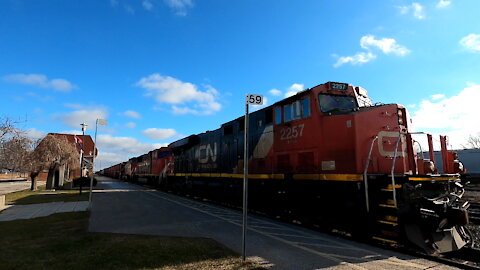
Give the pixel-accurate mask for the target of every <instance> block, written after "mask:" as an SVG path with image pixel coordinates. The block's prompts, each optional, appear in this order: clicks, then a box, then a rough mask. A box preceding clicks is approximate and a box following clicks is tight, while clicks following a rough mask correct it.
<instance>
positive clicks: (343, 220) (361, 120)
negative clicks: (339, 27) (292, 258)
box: [124, 82, 472, 253]
mask: <svg viewBox="0 0 480 270" xmlns="http://www.w3.org/2000/svg"><path fill="white" fill-rule="evenodd" d="M249 119H250V122H249V127H248V130H249V134H248V136H249V146H250V147H249V149H248V157H249V158H248V163H249V205H250V207H249V208H251V209H254V210H255V211H257V212H261V213H267V214H269V215H273V216H280V217H288V218H291V219H294V220H297V221H299V222H302V223H310V224H317V225H320V226H323V227H327V228H330V229H336V230H341V231H345V232H349V233H351V234H353V235H356V236H363V237H365V236H368V237H369V238H372V239H374V240H376V241H381V242H386V243H401V244H407V245H411V244H413V245H415V246H417V247H419V248H422V249H424V250H426V251H427V252H431V253H443V252H450V251H454V250H457V249H460V248H462V247H463V246H465V245H467V244H469V243H470V242H471V241H472V240H471V237H470V234H469V232H468V230H467V229H466V227H465V225H466V224H468V212H467V209H468V206H469V203H468V202H466V201H463V200H462V195H463V190H464V189H463V186H462V184H461V180H460V175H459V174H458V173H459V172H461V171H460V169H459V166H458V164H459V162H458V161H457V160H455V157H454V154H453V153H452V152H449V151H447V149H446V145H447V144H446V137H441V142H442V143H441V146H442V162H443V168H444V173H442V174H439V173H438V172H437V168H436V161H435V160H434V155H433V144H432V136H431V135H428V134H423V133H419V132H412V131H411V130H410V129H409V128H410V127H409V123H408V120H409V119H408V117H407V111H406V109H405V108H404V107H403V106H401V105H398V104H372V103H371V101H370V99H369V98H368V96H367V92H366V90H364V89H363V88H361V87H354V86H352V85H349V84H344V83H335V82H328V83H325V84H321V85H318V86H315V87H313V88H310V89H307V90H304V91H302V92H299V93H297V94H296V95H294V96H292V97H289V98H286V99H284V100H281V101H279V102H277V103H275V104H273V105H271V106H268V107H266V108H263V109H261V110H258V111H256V112H253V113H251V114H250V116H249ZM244 130H245V126H244V118H243V117H240V118H238V119H235V120H233V121H230V122H227V123H224V124H223V125H221V127H220V128H219V129H216V130H213V131H208V132H206V133H202V134H197V135H191V136H189V137H187V138H184V139H181V140H178V141H176V142H173V143H171V144H170V145H169V146H168V151H172V153H173V160H172V156H171V155H166V156H164V157H163V159H164V160H166V161H165V163H164V164H165V166H164V169H163V173H162V175H163V176H165V175H168V177H159V178H158V179H157V181H156V182H155V183H158V184H161V185H162V186H163V187H165V188H168V189H171V190H176V191H179V192H185V193H189V194H193V195H197V196H202V197H208V198H211V199H213V200H216V201H220V202H228V203H229V204H238V205H240V202H241V191H242V180H243V179H242V178H243V163H244V162H245V161H244V160H243V151H244V150H243V144H244ZM418 136H426V137H427V139H428V150H429V153H430V157H432V158H431V159H426V158H424V157H423V155H421V150H422V149H421V148H418V145H419V144H418V142H417V141H416V140H415V139H414V138H416V137H418ZM151 153H152V152H150V153H149V154H147V155H150V156H151ZM147 159H148V158H147ZM150 159H152V158H150ZM142 160H144V159H143V158H142ZM131 161H132V160H130V161H129V162H127V164H128V163H130V164H133V162H131ZM172 165H173V168H172ZM132 166H133V165H132ZM124 167H127V165H125V166H124ZM138 168H141V165H138V167H137V169H138ZM137 173H140V170H138V171H137ZM152 175H153V176H154V175H157V176H159V174H158V172H156V173H153V172H152Z"/></svg>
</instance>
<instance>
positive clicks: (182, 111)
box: [172, 106, 198, 114]
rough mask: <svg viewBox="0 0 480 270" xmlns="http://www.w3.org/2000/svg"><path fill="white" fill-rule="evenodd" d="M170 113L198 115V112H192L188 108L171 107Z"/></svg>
mask: <svg viewBox="0 0 480 270" xmlns="http://www.w3.org/2000/svg"><path fill="white" fill-rule="evenodd" d="M172 113H173V114H198V111H196V110H192V109H190V108H188V107H177V106H172Z"/></svg>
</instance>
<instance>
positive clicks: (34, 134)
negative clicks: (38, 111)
mask: <svg viewBox="0 0 480 270" xmlns="http://www.w3.org/2000/svg"><path fill="white" fill-rule="evenodd" d="M25 135H26V136H27V137H28V138H30V139H32V140H34V141H35V140H38V139H41V138H43V137H45V136H46V135H47V133H45V132H43V131H40V130H37V129H35V128H31V129H27V130H26V131H25Z"/></svg>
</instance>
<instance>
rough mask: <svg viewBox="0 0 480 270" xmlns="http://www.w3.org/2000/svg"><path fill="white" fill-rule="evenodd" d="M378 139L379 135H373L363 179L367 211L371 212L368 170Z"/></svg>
mask: <svg viewBox="0 0 480 270" xmlns="http://www.w3.org/2000/svg"><path fill="white" fill-rule="evenodd" d="M377 139H378V136H375V137H373V139H372V143H371V144H370V151H369V152H368V158H367V164H365V169H364V170H363V181H364V182H365V203H366V206H367V213H369V212H370V201H369V198H368V179H367V170H368V166H370V160H371V158H372V150H373V144H374V143H375V141H376V140H377Z"/></svg>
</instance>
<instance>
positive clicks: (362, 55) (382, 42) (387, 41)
mask: <svg viewBox="0 0 480 270" xmlns="http://www.w3.org/2000/svg"><path fill="white" fill-rule="evenodd" d="M360 47H362V48H363V49H365V50H367V51H366V52H358V53H356V54H354V55H352V56H337V55H333V56H334V57H336V58H337V62H336V63H335V64H333V67H336V68H337V67H340V66H342V65H344V64H351V65H362V64H365V63H368V62H370V61H372V60H374V59H376V58H377V55H376V54H375V53H373V52H372V50H374V49H378V50H380V51H381V52H382V53H384V54H395V55H398V56H405V55H407V54H409V53H410V50H409V49H407V48H406V47H405V46H402V45H400V44H398V43H397V41H396V40H395V39H393V38H381V39H376V38H375V36H374V35H366V36H363V37H361V38H360Z"/></svg>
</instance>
